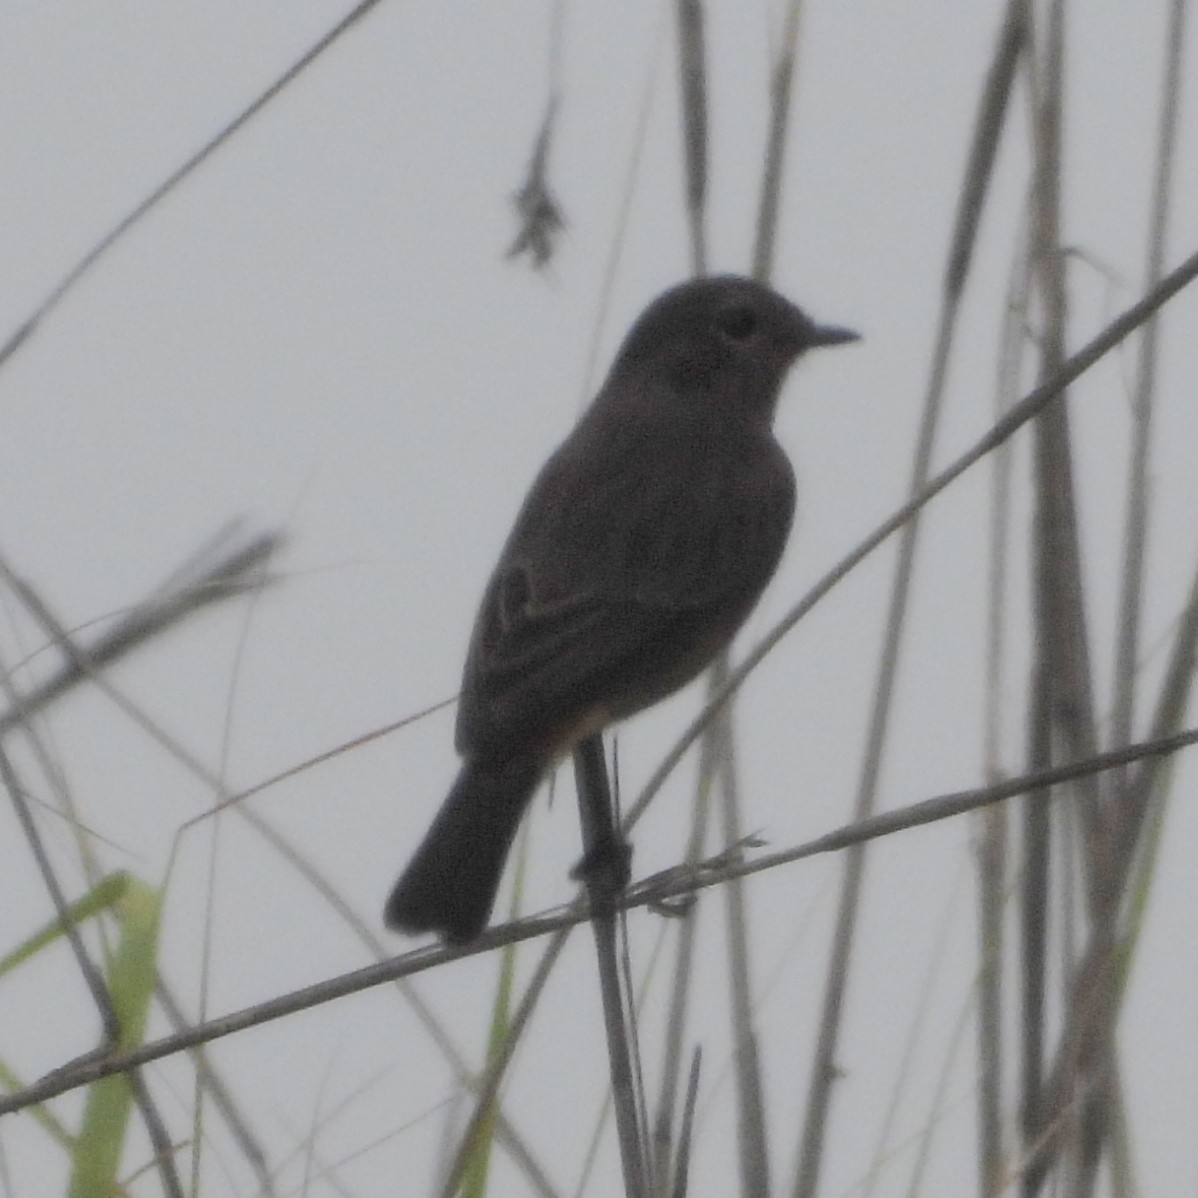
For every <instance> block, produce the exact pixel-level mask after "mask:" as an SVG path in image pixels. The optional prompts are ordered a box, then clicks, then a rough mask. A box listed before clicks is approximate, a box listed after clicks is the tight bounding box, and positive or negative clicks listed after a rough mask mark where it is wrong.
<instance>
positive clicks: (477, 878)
mask: <svg viewBox="0 0 1198 1198" xmlns="http://www.w3.org/2000/svg"><path fill="white" fill-rule="evenodd" d="M542 768H543V767H542V763H541V762H540V761H539V760H536V759H533V760H530V759H528V758H515V759H513V760H511V761H507V762H504V763H503V764H502V765H500V766H498V767H491V768H487V767H482V766H478V765H474V764H472V763H471V762H467V763H466V764H465V765H464V766H463V767H462V771H461V773H459V774H458V777H457V781H456V782H454V784H453V789H452V790H450V792H449V797H448V798H447V799H446V800H445V802H444V803H443V804H442V806H441V810H440V811H439V812H438V813H437V818H436V819H435V820H434V821H433V826H432V827H431V828H430V829H429V831H428V835H427V836H425V838H424V842H423V843H422V844H421V846H420V847H419V848H418V849H417V850H416V855H415V856H414V857H413V858H412V860H411V861H410V862H409V863H408V867H407V869H405V870H404V872H403V875H402V876H401V877H400V879H399V881H398V882H396V883H395V888H394V889H393V890H392V891H391V896H390V897H389V898H388V899H387V906H386V910H385V912H384V919H385V920H386V923H387V926H388V927H389V928H393V929H394V930H396V931H401V932H436V933H437V934H438V935H440V936H442V937H443V938H444V939H445V940H448V941H449V942H450V943H452V944H463V943H465V942H467V941H469V940H473V939H474V938H475V937H476V936H478V935H479V934H480V933H481V932H482V930H483V929H484V928H485V927H486V926H487V920H488V919H489V918H490V916H491V908H492V907H493V906H494V905H495V895H496V893H497V892H498V890H499V880H500V878H501V877H502V876H503V866H504V862H505V861H506V860H507V855H508V850H509V849H510V848H511V845H512V840H513V838H514V837H515V835H516V828H517V827H518V826H519V824H520V816H521V815H522V814H523V813H524V808H525V807H527V806H528V801H529V799H531V798H532V794H533V791H534V790H536V787H537V783H538V781H540V777H541V773H542Z"/></svg>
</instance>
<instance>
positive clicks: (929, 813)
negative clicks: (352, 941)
mask: <svg viewBox="0 0 1198 1198" xmlns="http://www.w3.org/2000/svg"><path fill="white" fill-rule="evenodd" d="M1195 744H1198V728H1191V729H1189V730H1187V731H1186V732H1181V733H1178V734H1177V735H1176V736H1168V737H1164V738H1163V739H1161V740H1153V741H1145V742H1143V743H1141V744H1135V745H1128V746H1127V747H1126V748H1122V749H1113V750H1111V751H1109V752H1107V753H1100V754H1099V755H1098V756H1097V757H1095V758H1094V759H1093V760H1091V761H1083V762H1076V763H1074V764H1072V765H1064V766H1054V767H1053V768H1052V769H1050V770H1046V771H1044V772H1042V773H1040V774H1034V775H1028V776H1025V777H1022V778H1012V779H1010V780H1009V781H1006V782H1002V783H999V784H997V785H994V786H985V787H981V788H979V789H974V790H963V791H956V792H953V793H951V794H945V795H939V796H937V797H936V798H932V799H925V800H923V801H922V802H919V803H913V804H911V805H910V806H908V807H902V808H898V809H897V810H894V811H887V812H883V813H882V814H880V815H874V816H871V817H870V818H869V819H867V820H862V821H861V822H860V823H856V824H848V825H846V826H844V827H842V828H839V829H837V830H836V831H833V832H829V833H826V834H825V835H823V836H819V837H816V839H814V840H810V841H807V842H806V843H805V844H802V845H799V846H797V847H796V848H792V849H786V850H782V851H780V852H776V853H769V854H765V855H763V856H761V857H758V858H756V859H754V860H753V861H743V860H730V859H729V857H728V854H726V853H721V854H719V855H718V856H717V857H715V858H713V859H712V860H711V861H708V862H703V863H701V864H700V866H699V867H698V869H697V870H696V869H689V868H685V869H680V870H672V871H667V873H666V874H665V875H664V876H661V875H659V876H658V877H655V878H651V879H648V880H647V881H646V882H644V883H640V884H638V885H637V886H634V887H632V888H631V889H629V890H626V891H625V892H624V893H623V894H622V895H621V896H620V899H619V903H618V906H619V908H620V909H621V910H631V909H633V908H636V907H645V906H650V905H654V904H657V903H660V902H661V900H662V899H669V898H678V897H681V896H683V895H690V894H694V893H696V892H698V891H700V890H706V889H708V888H709V887H712V886H718V885H723V884H724V883H725V882H726V881H727V880H728V879H729V878H732V877H748V876H750V875H752V874H758V873H763V872H765V871H766V870H770V869H776V868H778V867H779V866H781V865H789V864H792V863H794V862H797V861H803V860H806V859H807V858H808V857H815V856H819V855H821V854H824V853H833V852H839V851H840V850H842V849H845V848H848V847H849V846H850V845H854V844H860V843H862V842H863V841H866V840H877V839H878V838H879V837H882V836H890V835H893V834H894V833H896V832H901V831H906V830H908V829H911V828H917V827H923V826H925V825H927V824H932V823H938V822H939V821H941V820H944V819H951V818H952V817H954V816H957V815H963V814H965V813H966V812H970V811H977V810H980V809H981V808H983V807H986V806H989V805H990V804H991V803H1000V802H1004V801H1006V800H1008V799H1011V798H1014V797H1015V796H1017V795H1021V794H1025V793H1027V792H1028V791H1029V790H1033V789H1035V788H1037V787H1041V786H1051V785H1055V784H1058V783H1061V782H1067V781H1073V780H1076V779H1078V778H1081V777H1083V776H1085V775H1086V774H1093V773H1100V772H1104V771H1108V770H1112V769H1116V768H1118V767H1119V766H1123V765H1127V764H1128V763H1129V762H1133V761H1141V760H1144V759H1146V758H1149V757H1161V756H1165V755H1168V754H1171V753H1176V752H1177V751H1178V750H1180V749H1183V748H1186V747H1188V746H1190V745H1195ZM589 918H590V911H589V908H588V906H587V905H586V904H585V903H584V902H574V903H571V904H570V905H569V906H567V907H559V908H556V909H554V910H552V911H549V912H546V913H543V914H539V915H532V916H527V917H525V918H523V919H519V920H515V921H513V922H511V923H506V924H496V925H494V926H493V927H491V928H488V929H487V931H485V932H484V933H483V934H482V935H481V936H480V937H479V938H478V939H477V940H474V941H472V942H471V943H470V944H467V945H452V946H449V945H443V944H442V945H428V946H426V947H424V948H418V949H413V950H412V951H411V952H408V953H404V954H402V955H400V956H398V957H392V958H391V959H390V960H386V961H379V962H376V963H374V964H372V965H366V966H363V967H362V968H361V969H355V970H352V971H351V972H349V973H345V974H341V975H339V976H338V977H335V978H329V979H327V980H325V981H322V982H315V983H313V984H312V985H310V986H305V987H303V988H301V989H299V990H294V991H291V992H290V993H288V994H282V995H279V996H277V997H276V998H272V999H269V1000H268V1001H266V1002H263V1003H259V1004H258V1005H257V1006H252V1007H246V1008H243V1009H242V1010H240V1011H235V1012H233V1013H231V1014H229V1015H224V1016H221V1017H219V1018H217V1019H213V1020H210V1021H209V1022H208V1023H206V1024H197V1025H196V1026H195V1027H191V1028H187V1029H185V1030H183V1031H180V1032H176V1033H174V1034H173V1035H170V1036H164V1037H163V1038H162V1039H160V1040H156V1041H153V1042H151V1043H147V1044H143V1045H141V1046H140V1047H138V1048H137V1049H134V1050H132V1051H131V1052H127V1053H121V1054H114V1055H110V1056H106V1057H94V1056H89V1057H88V1058H86V1059H84V1060H81V1061H77V1062H72V1063H69V1064H66V1065H64V1066H62V1067H61V1068H59V1069H56V1070H55V1071H54V1072H52V1073H50V1074H48V1075H47V1076H46V1077H44V1078H42V1079H41V1080H40V1081H37V1082H35V1083H34V1084H33V1085H31V1086H27V1087H26V1088H25V1089H24V1090H21V1091H19V1092H17V1093H15V1094H8V1095H4V1096H2V1097H0V1116H3V1115H8V1114H12V1113H13V1112H14V1111H19V1110H23V1109H24V1108H25V1107H28V1106H32V1105H34V1104H35V1103H39V1102H45V1101H47V1100H48V1099H50V1098H55V1097H57V1096H58V1095H59V1094H64V1093H66V1092H67V1091H68V1090H74V1089H77V1088H78V1087H80V1086H86V1085H90V1084H91V1083H92V1082H93V1081H96V1080H98V1079H99V1078H102V1077H110V1076H111V1075H112V1074H114V1073H124V1072H126V1071H127V1070H129V1069H133V1068H137V1067H138V1066H141V1065H146V1064H149V1062H151V1061H157V1060H161V1059H162V1058H163V1057H168V1056H171V1055H173V1054H174V1053H177V1052H183V1051H185V1050H187V1049H189V1048H193V1047H194V1046H195V1045H197V1044H207V1043H210V1042H212V1041H214V1040H219V1039H221V1038H223V1037H224V1036H230V1035H233V1034H234V1033H235V1032H241V1031H246V1030H247V1029H249V1028H252V1027H258V1026H260V1025H261V1024H263V1023H269V1022H271V1021H273V1020H275V1019H282V1018H285V1017H286V1016H289V1015H294V1014H296V1013H297V1012H299V1011H305V1010H308V1009H309V1008H311V1007H314V1006H319V1005H320V1004H322V1003H326V1002H332V1001H333V1000H335V999H339V998H345V997H347V996H348V995H351V994H357V993H358V992H360V991H362V990H368V989H370V988H371V987H373V986H378V985H381V984H383V983H384V982H394V981H397V980H399V979H401V978H410V977H413V976H415V975H416V974H418V973H424V972H425V971H426V970H429V969H435V968H439V967H441V966H443V965H447V964H449V963H450V962H452V961H459V960H462V959H463V958H466V957H474V956H478V955H479V954H481V953H484V952H490V951H491V950H493V949H496V948H502V947H503V946H504V945H507V944H516V943H519V942H521V941H525V940H532V939H535V938H536V937H538V936H544V935H548V934H550V933H561V932H562V931H563V930H564V929H568V928H572V927H573V926H575V925H576V924H580V923H584V922H586V921H587V920H588V919H589Z"/></svg>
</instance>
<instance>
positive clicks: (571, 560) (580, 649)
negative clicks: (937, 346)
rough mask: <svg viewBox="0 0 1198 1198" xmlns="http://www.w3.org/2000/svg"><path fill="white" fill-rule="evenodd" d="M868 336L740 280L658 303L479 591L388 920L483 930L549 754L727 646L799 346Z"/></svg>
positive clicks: (692, 285)
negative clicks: (459, 675)
mask: <svg viewBox="0 0 1198 1198" xmlns="http://www.w3.org/2000/svg"><path fill="white" fill-rule="evenodd" d="M856 339H857V334H856V333H853V332H850V331H849V330H848V329H840V328H831V327H827V326H824V325H818V324H815V323H814V322H813V321H812V320H810V319H809V318H808V317H807V316H806V315H805V314H804V313H803V312H801V311H800V310H799V309H798V308H797V307H795V306H794V304H792V303H790V302H789V301H788V300H786V299H784V298H783V297H782V296H780V295H778V294H777V293H776V292H774V291H771V290H770V289H769V288H768V287H765V286H764V285H762V284H761V283H757V282H754V281H752V280H751V279H744V278H738V277H735V276H723V277H717V278H707V279H700V280H697V281H694V282H689V283H683V284H682V285H681V286H678V287H675V288H673V289H672V290H670V291H667V292H665V294H664V295H661V296H659V297H658V298H657V299H656V300H654V302H653V303H652V304H650V305H649V307H648V308H647V309H646V311H645V312H644V314H643V315H642V316H641V318H640V319H639V320H638V321H637V322H636V324H635V325H634V326H633V328H632V331H631V332H630V333H629V334H628V336H627V337H626V338H625V340H624V344H623V345H622V346H621V347H620V351H619V353H618V354H617V355H616V360H615V363H614V364H613V366H612V368H611V372H610V374H609V375H608V377H607V380H606V382H605V383H604V384H603V387H602V389H601V390H600V392H599V394H598V395H597V396H596V397H595V399H594V401H593V402H592V404H591V406H590V408H589V409H588V410H587V411H586V413H585V414H584V415H583V417H582V419H581V420H580V421H579V422H578V424H577V425H576V426H575V428H574V431H573V432H572V433H571V434H570V436H569V437H567V438H566V440H565V441H564V442H563V444H562V445H561V446H560V448H559V449H558V450H557V452H556V453H554V454H553V456H552V457H551V458H550V459H549V460H548V462H546V463H545V466H544V467H543V468H542V470H541V473H540V474H539V475H538V477H537V479H536V482H534V483H533V486H532V490H531V491H530V492H529V494H528V497H527V498H526V499H525V501H524V506H523V507H522V508H521V510H520V514H519V516H517V518H516V523H515V526H514V527H513V529H512V531H511V534H510V535H509V536H508V539H507V544H506V545H505V546H504V548H503V552H502V553H501V554H500V557H499V564H498V565H497V566H496V568H495V572H494V574H493V575H492V577H491V581H490V582H489V583H488V585H487V589H486V592H485V594H484V595H483V601H482V606H481V608H480V610H479V613H478V618H477V620H476V622H475V625H474V633H473V636H472V638H471V642H470V649H469V653H468V655H467V658H466V669H465V674H464V676H463V679H462V692H461V698H460V704H459V707H458V718H457V733H456V745H457V749H458V752H459V753H460V754H461V756H462V758H463V765H462V769H461V772H460V773H459V774H458V778H457V781H456V782H455V783H454V785H453V789H452V790H451V791H450V792H449V797H448V798H447V799H446V800H445V802H444V804H443V805H442V807H441V810H440V812H439V813H438V815H437V817H436V819H435V820H434V821H433V825H432V827H431V828H430V829H429V832H428V835H427V836H426V837H425V838H424V842H423V844H421V846H420V847H419V848H418V849H417V850H416V855H415V856H414V857H413V858H412V860H411V862H410V863H409V865H408V868H407V869H406V870H405V871H404V874H403V876H402V877H401V878H400V879H399V881H398V882H397V883H396V885H395V889H394V890H392V892H391V896H390V898H389V899H388V900H387V907H386V915H385V918H386V921H387V924H388V926H389V927H392V928H395V929H397V930H400V931H404V932H424V931H432V932H436V933H437V934H438V935H440V936H442V937H443V938H444V939H446V940H448V941H450V942H452V943H462V942H465V941H469V940H472V939H474V938H475V937H476V936H478V935H479V933H480V932H482V930H483V928H485V927H486V924H487V920H488V919H489V918H490V914H491V908H492V906H493V905H494V902H495V894H496V891H497V890H498V888H499V881H500V876H501V874H502V873H503V865H504V861H505V860H506V858H507V854H508V850H509V848H510V847H511V843H512V839H513V837H514V836H515V834H516V828H517V825H518V824H519V822H520V816H521V815H522V814H523V812H524V809H525V808H526V807H527V806H528V803H529V800H530V799H531V798H532V795H533V792H534V791H535V790H536V788H537V784H538V783H539V782H540V780H541V778H542V776H543V775H544V774H545V772H546V771H547V769H548V768H549V766H550V765H551V764H552V763H553V762H554V760H555V759H556V758H558V757H559V756H561V755H562V754H564V753H568V752H569V751H570V750H571V749H573V748H574V746H575V745H576V744H577V743H578V742H579V741H580V740H582V739H583V738H584V737H586V736H589V735H591V734H593V733H595V732H598V731H599V730H600V729H601V728H604V727H605V726H606V725H608V724H610V723H612V722H613V721H615V720H621V719H623V718H624V717H626V716H630V715H632V714H633V713H634V712H637V711H640V710H641V709H642V708H645V707H648V706H649V705H650V704H652V703H656V702H657V701H658V700H659V699H663V698H665V696H666V695H669V694H670V693H671V692H673V691H675V690H677V689H678V688H679V687H681V686H682V685H683V684H684V683H687V682H689V681H690V680H691V679H692V678H694V677H695V676H696V675H697V674H699V673H700V671H702V669H703V668H704V666H706V665H707V664H708V663H709V662H710V661H711V660H712V658H713V657H714V656H715V655H716V654H717V653H718V652H719V651H720V650H721V649H722V648H724V646H725V645H727V644H728V642H729V641H730V640H731V638H732V636H733V634H734V633H735V632H736V630H737V629H738V628H739V627H740V625H741V623H742V622H743V621H744V619H745V617H746V616H747V615H748V614H749V612H750V611H751V610H752V608H753V606H754V605H755V604H756V602H757V600H758V598H759V597H760V595H761V592H762V591H763V590H764V588H765V585H766V583H767V582H768V581H769V580H770V577H771V576H772V575H773V573H774V570H775V568H776V567H777V565H778V560H779V558H780V557H781V556H782V550H783V548H784V546H785V544H786V538H787V535H788V533H789V531H790V525H791V519H792V517H793V515H794V505H795V484H794V472H793V471H792V470H791V466H790V462H789V461H788V460H787V457H786V454H785V453H784V452H783V450H782V448H781V446H780V445H779V444H778V442H777V441H776V440H775V439H774V435H773V429H772V426H773V420H774V409H775V407H776V406H777V402H778V394H779V391H780V389H781V386H782V382H783V379H784V378H785V376H786V372H787V370H788V368H789V367H790V366H791V364H792V363H793V362H794V361H795V359H796V358H798V357H799V356H800V355H801V354H802V353H804V352H805V351H806V350H809V349H814V348H815V347H817V346H821V345H841V344H844V343H845V342H848V341H855V340H856Z"/></svg>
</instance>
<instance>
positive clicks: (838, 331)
mask: <svg viewBox="0 0 1198 1198" xmlns="http://www.w3.org/2000/svg"><path fill="white" fill-rule="evenodd" d="M807 337H808V344H809V345H810V346H811V347H812V348H813V349H814V348H816V347H818V346H821V345H848V343H849V342H850V341H860V340H861V334H860V333H857V332H854V331H853V330H852V329H842V328H838V327H837V326H836V325H831V324H817V325H813V326H812V328H811V330H810V332H809V333H808V334H807Z"/></svg>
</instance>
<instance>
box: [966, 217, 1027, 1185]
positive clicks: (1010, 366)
mask: <svg viewBox="0 0 1198 1198" xmlns="http://www.w3.org/2000/svg"><path fill="white" fill-rule="evenodd" d="M1028 250H1029V247H1028V244H1027V237H1026V230H1025V231H1024V236H1023V238H1022V240H1021V248H1020V251H1019V253H1018V254H1017V258H1016V262H1017V265H1016V268H1015V270H1014V272H1013V275H1012V280H1011V284H1010V286H1009V288H1008V302H1007V310H1006V314H1005V319H1004V325H1003V334H1002V341H1001V345H1002V350H1001V355H1000V359H999V364H998V385H997V388H996V397H995V419H996V420H1001V419H1002V418H1003V416H1004V415H1005V414H1006V412H1007V411H1009V409H1010V407H1011V404H1012V403H1013V402H1014V398H1015V396H1016V395H1017V394H1018V387H1019V376H1020V367H1021V364H1022V359H1023V353H1022V351H1023V344H1024V335H1023V330H1024V327H1025V323H1026V318H1027V303H1028V293H1029V290H1030V286H1031V278H1030V258H1029V253H1028ZM1012 459H1013V455H1012V452H1011V447H1010V445H1009V444H1008V445H1004V446H1002V448H1000V449H999V450H998V451H997V452H996V453H995V455H994V462H993V466H992V471H991V496H990V546H989V549H990V563H989V585H988V587H987V596H988V603H987V632H986V673H985V686H984V691H983V704H984V710H983V744H984V749H983V752H984V771H985V777H986V778H987V779H988V780H990V781H992V782H997V781H998V780H999V779H1000V778H1001V777H1002V776H1003V772H1004V771H1003V768H1002V712H1003V707H1004V703H1003V698H1004V690H1005V688H1004V681H1005V679H1004V673H1005V666H1006V635H1005V633H1006V621H1007V587H1008V579H1007V572H1008V568H1009V558H1010V525H1011V470H1012V466H1013V460H1012ZM975 835H976V838H977V868H978V1192H979V1195H980V1198H997V1196H998V1194H999V1193H1000V1191H1001V1189H1002V1185H1003V1179H1004V1173H1005V1169H1004V1164H1003V1144H1002V1140H1003V1111H1004V1106H1003V1052H1002V1049H1003V1040H1002V1022H1003V1021H1002V1009H1003V1007H1002V983H1003V962H1004V940H1003V911H1004V907H1005V897H1006V896H1005V883H1006V859H1007V835H1008V833H1007V812H1006V809H1005V808H1001V807H994V808H991V809H989V810H987V811H986V812H984V813H983V814H982V816H981V818H980V820H979V821H978V823H977V826H976V831H975Z"/></svg>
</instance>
